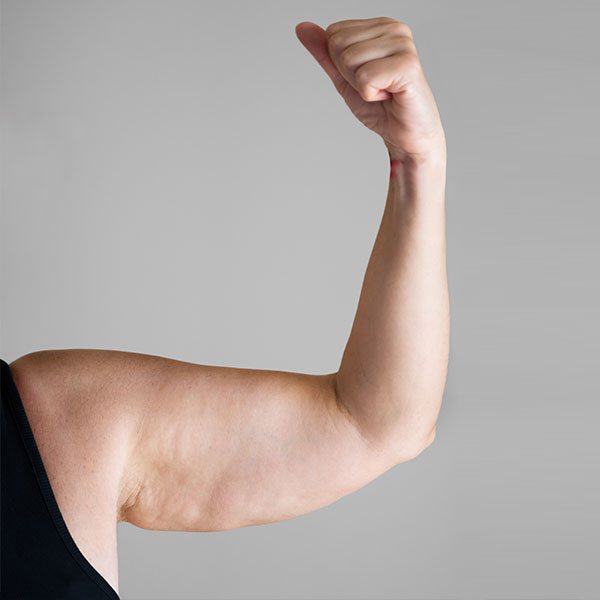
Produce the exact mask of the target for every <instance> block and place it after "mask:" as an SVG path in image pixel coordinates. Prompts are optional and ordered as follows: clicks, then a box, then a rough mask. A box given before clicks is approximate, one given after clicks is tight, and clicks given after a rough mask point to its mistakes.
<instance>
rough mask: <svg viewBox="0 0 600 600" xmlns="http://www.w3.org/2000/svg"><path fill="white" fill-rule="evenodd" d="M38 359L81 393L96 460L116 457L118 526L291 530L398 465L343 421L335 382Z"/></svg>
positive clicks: (91, 353)
mask: <svg viewBox="0 0 600 600" xmlns="http://www.w3.org/2000/svg"><path fill="white" fill-rule="evenodd" d="M36 354H38V355H39V354H45V355H48V356H49V357H52V360H51V361H45V362H46V363H48V362H50V363H52V364H53V365H54V366H56V365H59V364H60V365H63V367H62V368H61V369H59V371H60V372H61V373H62V375H61V377H62V380H63V381H66V380H67V379H68V380H69V381H70V382H71V384H70V390H71V391H70V392H69V393H68V394H67V396H68V398H69V400H68V402H67V403H66V404H64V406H66V409H65V414H68V415H69V416H68V419H69V421H70V422H71V423H77V426H76V428H77V429H78V431H79V434H78V438H77V439H79V440H80V441H81V442H80V443H84V442H85V440H87V439H89V440H94V441H93V445H90V452H89V454H90V455H92V454H95V453H97V452H101V453H103V454H106V457H107V460H106V461H105V462H106V463H110V464H107V465H106V466H105V468H106V469H109V470H110V473H112V475H110V478H111V481H114V482H117V484H116V489H115V491H114V496H115V498H116V501H117V503H118V507H117V509H118V510H117V512H118V515H119V517H118V520H124V521H128V522H130V523H132V524H134V525H136V526H139V527H142V528H145V529H159V530H175V531H216V530H224V529H232V528H235V527H244V526H248V525H257V524H262V523H270V522H275V521H282V520H285V519H289V518H292V517H295V516H297V515H300V514H304V513H307V512H310V511H312V510H315V509H317V508H320V507H322V506H325V505H327V504H330V503H331V502H334V501H335V500H337V499H339V498H341V497H342V496H344V495H346V494H348V493H350V492H352V491H354V490H356V489H358V488H360V487H362V486H363V485H365V484H366V483H368V482H369V481H371V480H372V479H374V478H375V477H377V476H378V475H380V474H381V473H382V472H384V471H385V470H386V469H388V468H390V467H391V466H393V465H394V464H396V463H397V462H398V461H395V460H393V459H392V460H390V458H389V456H387V455H384V453H383V452H382V451H380V449H376V448H375V446H372V445H370V444H368V443H367V442H366V441H365V439H364V438H363V437H362V435H361V434H360V433H359V430H358V429H357V427H356V426H355V425H354V423H353V422H352V421H351V419H350V418H349V417H348V415H347V414H346V413H345V412H344V411H343V410H342V407H341V405H340V403H339V402H338V398H337V395H336V391H335V374H328V375H309V374H304V373H295V372H287V371H267V370H255V369H239V368H231V367H217V366H207V365H198V364H193V363H188V362H182V361H178V360H173V359H168V358H162V357H159V356H152V355H146V354H137V353H132V352H120V351H109V350H91V349H90V350H87V349H85V350H55V351H43V352H42V353H36ZM43 362H44V361H39V360H38V363H40V364H42V363H43ZM53 368H54V367H53ZM54 370H55V371H56V372H58V371H57V370H56V369H54ZM64 385H65V384H63V386H64ZM65 389H66V388H65ZM66 418H67V417H66ZM74 428H75V427H74ZM85 443H87V442H85ZM90 444H92V442H91V441H90ZM108 457H110V459H109V458H108ZM107 472H108V471H107Z"/></svg>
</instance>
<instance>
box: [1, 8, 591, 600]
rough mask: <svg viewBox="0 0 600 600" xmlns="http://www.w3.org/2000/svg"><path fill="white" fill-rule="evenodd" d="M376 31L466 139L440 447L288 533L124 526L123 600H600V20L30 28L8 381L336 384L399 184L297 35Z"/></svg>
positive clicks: (13, 152) (8, 50)
mask: <svg viewBox="0 0 600 600" xmlns="http://www.w3.org/2000/svg"><path fill="white" fill-rule="evenodd" d="M375 16H391V17H394V18H397V19H399V20H402V21H405V22H406V23H408V24H409V25H410V26H411V28H412V30H413V32H414V36H415V39H416V43H417V47H418V49H419V51H420V55H421V58H422V62H423V64H424V68H425V71H426V74H427V77H428V79H429V81H430V84H431V87H432V88H433V90H434V93H435V94H436V97H437V101H438V104H439V106H440V111H441V114H442V118H443V121H444V125H445V129H446V134H447V138H448V156H449V160H448V187H447V226H448V274H449V283H450V295H451V310H452V332H451V358H450V368H449V375H448V383H447V386H446V392H445V399H444V404H443V408H442V411H441V415H440V419H439V422H438V435H437V438H436V441H435V443H434V444H433V445H432V446H431V447H430V448H428V449H427V450H426V451H425V452H424V453H423V454H421V455H420V456H419V457H418V458H417V459H416V460H414V461H410V462H408V463H404V464H401V465H398V466H396V467H394V468H393V469H391V470H390V471H388V472H387V473H385V474H383V475H382V476H381V477H379V478H377V479H376V480H374V481H373V482H372V483H370V484H369V485H367V486H366V487H364V488H362V489H360V490H358V491H356V492H354V493H352V494H350V495H349V496H346V497H345V498H342V499H340V500H339V501H337V502H335V503H333V504H331V505H329V506H327V507H325V508H323V509H321V510H318V511H314V512H312V513H309V514H306V515H303V516H299V517H297V518H295V519H292V520H290V521H287V522H282V523H275V524H270V525H265V526H258V527H248V528H244V529H240V530H232V531H228V532H215V533H183V532H156V531H144V530H141V529H138V528H136V527H134V526H132V525H130V524H127V523H122V524H120V525H119V526H118V538H119V561H120V592H121V596H122V597H123V598H124V599H128V600H132V599H148V600H151V599H158V598H161V599H191V598H202V599H208V598H220V599H222V598H235V599H258V598H265V599H275V598H278V599H279V598H281V599H299V598H303V599H317V598H319V599H332V598H339V599H341V598H343V599H358V598H382V599H383V598H387V599H389V598H417V599H448V598H461V599H480V598H511V599H513V598H520V599H522V598H526V599H536V600H540V599H546V598H570V599H586V600H587V599H594V598H600V580H599V577H598V570H597V561H598V556H597V551H598V535H599V529H600V526H599V517H598V506H599V505H600V493H599V492H600V486H599V484H598V451H599V444H598V433H597V432H598V420H599V418H600V407H599V400H600V393H599V391H600V390H599V384H598V369H597V367H598V356H599V348H598V340H599V339H600V335H599V334H600V331H599V318H598V306H600V293H599V283H598V256H599V246H598V237H597V236H598V220H599V218H600V204H599V197H598V187H597V181H598V166H597V164H598V158H599V157H598V152H597V140H598V139H599V135H600V131H599V125H598V117H597V114H598V113H597V107H598V106H599V105H600V99H599V93H598V92H599V84H598V67H599V64H600V61H599V50H598V47H599V44H598V36H597V33H596V32H597V22H598V17H599V16H600V15H599V13H598V11H597V10H595V9H594V5H593V4H592V3H586V4H584V3H576V2H568V3H567V2H563V3H558V4H553V3H550V2H520V3H507V2H502V3H500V2H497V3H492V2H480V1H473V2H423V1H420V2H416V1H415V2H372V1H370V2H367V1H363V2H349V1H348V2H347V1H344V2H320V3H317V2H305V1H303V2H181V1H169V2H167V1H139V2H132V1H129V2H116V1H104V2H100V1H97V2H90V1H70V2H67V1H46V2H41V1H40V2H32V1H24V0H18V1H17V0H13V1H6V2H2V57H1V60H2V65H1V67H2V80H1V83H2V130H3V131H2V133H3V139H4V141H3V164H2V176H3V183H2V184H3V188H2V213H1V230H0V231H1V235H2V246H1V250H2V263H1V266H2V279H1V283H2V288H1V319H2V320H1V327H2V330H1V338H0V343H1V346H0V355H1V356H2V357H3V358H4V359H5V360H7V361H9V362H10V361H12V360H14V359H15V358H17V357H18V356H20V355H22V354H25V353H27V352H31V351H34V350H39V349H49V348H106V349H118V350H127V351H133V352H143V353H148V354H157V355H161V356H166V357H170V358H176V359H179V360H185V361H191V362H197V363H203V364H212V365H224V366H235V367H247V368H264V369H278V370H289V371H301V372H308V373H327V372H331V371H333V370H336V369H337V367H338V365H339V360H340V358H341V354H342V351H343V349H344V346H345V343H346V341H347V338H348V335H349V332H350V326H351V324H352V319H353V316H354V312H355V310H356V306H357V302H358V295H359V292H360V286H361V284H362V277H363V274H364V271H365V268H366V266H367V261H368V258H369V254H370V251H371V248H372V245H373V242H374V239H375V235H376V232H377V228H378V226H379V222H380V219H381V215H382V211H383V206H384V202H385V196H386V192H387V184H388V168H389V167H388V159H387V153H386V151H385V148H384V146H383V143H382V142H381V141H380V139H379V138H378V137H377V136H376V135H375V134H374V133H372V132H370V131H369V130H367V129H366V128H364V127H363V126H362V125H361V124H360V123H359V122H358V121H357V120H356V119H355V118H354V116H353V115H352V114H351V113H350V111H349V109H348V108H347V107H346V105H345V104H344V102H343V100H342V98H341V97H340V96H339V95H338V94H337V92H336V91H335V89H334V88H333V85H332V84H331V82H330V81H329V79H328V78H327V76H326V75H325V73H324V72H323V71H322V70H321V68H320V67H319V65H318V64H317V63H316V62H315V61H314V59H313V58H312V56H310V55H309V53H308V52H307V50H306V49H305V48H304V47H303V46H302V45H301V44H300V42H299V41H298V40H297V39H296V36H295V33H294V27H295V25H296V24H297V23H299V22H300V21H304V20H310V21H314V22H316V23H318V24H320V25H321V26H323V27H326V26H327V25H328V24H329V23H331V22H334V21H339V20H344V19H350V18H369V17H375ZM199 426H200V425H199Z"/></svg>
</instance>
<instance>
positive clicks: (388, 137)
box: [296, 17, 446, 160]
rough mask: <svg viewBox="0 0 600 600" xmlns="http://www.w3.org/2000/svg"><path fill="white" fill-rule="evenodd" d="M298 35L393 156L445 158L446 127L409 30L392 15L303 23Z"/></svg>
mask: <svg viewBox="0 0 600 600" xmlns="http://www.w3.org/2000/svg"><path fill="white" fill-rule="evenodd" d="M296 35H297V36H298V39H299V40H300V41H301V42H302V44H303V45H304V46H305V47H306V49H307V50H308V51H309V52H310V53H311V54H312V55H313V56H314V57H315V59H316V60H317V62H318V63H319V64H320V65H321V67H323V69H324V70H325V72H326V73H327V75H329V77H330V78H331V80H332V82H333V84H334V86H335V88H336V89H337V91H338V92H339V93H340V94H341V95H342V97H343V98H344V101H345V102H346V104H347V105H348V106H349V107H350V110H351V111H352V112H353V113H354V115H355V116H356V117H357V118H358V120H359V121H360V122H361V123H363V124H364V125H365V126H366V127H368V128H369V129H371V130H372V131H374V132H375V133H377V134H379V135H380V136H381V137H382V138H383V141H384V142H385V145H386V146H387V148H388V151H389V153H390V157H391V158H395V159H399V160H405V159H406V158H407V157H410V158H421V157H430V156H432V155H433V156H436V158H437V157H442V158H443V159H445V157H446V142H445V136H444V130H443V127H442V123H441V120H440V116H439V113H438V109H437V106H436V103H435V99H434V97H433V93H432V92H431V89H430V87H429V85H428V83H427V81H426V79H425V75H424V73H423V69H422V68H421V63H420V61H419V57H418V55H417V51H416V48H415V44H414V42H413V38H412V34H411V31H410V29H409V28H408V26H407V25H405V24H404V23H401V22H399V21H396V20H395V19H392V18H389V17H377V18H373V19H358V20H347V21H338V22H336V23H332V24H331V25H329V27H327V29H326V30H324V29H322V28H321V27H319V26H318V25H317V24H315V23H311V22H310V21H303V22H302V23H299V24H298V25H296Z"/></svg>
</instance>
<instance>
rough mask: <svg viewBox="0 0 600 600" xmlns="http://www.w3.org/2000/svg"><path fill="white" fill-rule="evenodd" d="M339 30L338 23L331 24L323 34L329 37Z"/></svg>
mask: <svg viewBox="0 0 600 600" xmlns="http://www.w3.org/2000/svg"><path fill="white" fill-rule="evenodd" d="M338 28H339V22H335V23H331V24H330V25H328V26H327V28H326V29H325V34H326V35H327V36H328V37H329V36H332V35H333V34H334V33H335V32H336V31H337V30H338Z"/></svg>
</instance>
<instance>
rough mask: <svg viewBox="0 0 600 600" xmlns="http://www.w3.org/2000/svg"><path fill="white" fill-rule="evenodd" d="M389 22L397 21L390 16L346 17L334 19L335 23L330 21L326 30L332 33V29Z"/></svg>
mask: <svg viewBox="0 0 600 600" xmlns="http://www.w3.org/2000/svg"><path fill="white" fill-rule="evenodd" d="M389 22H396V23H397V22H398V21H396V19H392V18H391V17H373V18H371V19H346V20H344V21H336V22H335V23H331V24H330V25H329V26H328V27H327V31H328V32H329V33H333V32H334V31H338V30H340V29H346V28H348V27H356V26H363V27H364V26H369V25H374V24H377V23H389Z"/></svg>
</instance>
